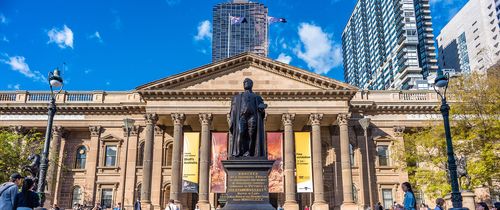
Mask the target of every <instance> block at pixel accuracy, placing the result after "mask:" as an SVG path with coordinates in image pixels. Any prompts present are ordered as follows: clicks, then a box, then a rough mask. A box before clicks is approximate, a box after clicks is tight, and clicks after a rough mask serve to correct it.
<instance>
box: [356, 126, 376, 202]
mask: <svg viewBox="0 0 500 210" xmlns="http://www.w3.org/2000/svg"><path fill="white" fill-rule="evenodd" d="M359 125H361V127H362V128H363V131H364V136H365V150H366V172H367V176H368V197H369V199H370V200H369V201H368V205H369V206H370V209H374V208H373V193H372V176H371V171H370V150H369V145H368V143H369V142H368V128H369V127H370V118H362V119H360V120H359ZM376 210H378V209H376Z"/></svg>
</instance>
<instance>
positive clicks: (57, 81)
mask: <svg viewBox="0 0 500 210" xmlns="http://www.w3.org/2000/svg"><path fill="white" fill-rule="evenodd" d="M49 85H50V102H49V107H48V108H49V111H48V122H47V130H46V131H45V143H44V145H43V152H42V160H41V163H40V174H39V175H38V183H37V185H38V186H37V193H38V194H39V195H40V198H41V200H40V205H41V206H42V207H43V204H44V202H45V184H46V180H45V178H46V176H47V168H48V167H49V148H50V139H51V138H52V122H53V121H54V115H55V114H56V95H57V94H59V93H61V91H62V88H63V79H62V77H61V76H60V72H59V69H57V68H56V69H55V70H54V72H49ZM53 87H55V88H59V90H58V91H57V92H55V93H54V89H53Z"/></svg>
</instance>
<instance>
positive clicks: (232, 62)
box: [137, 53, 357, 92]
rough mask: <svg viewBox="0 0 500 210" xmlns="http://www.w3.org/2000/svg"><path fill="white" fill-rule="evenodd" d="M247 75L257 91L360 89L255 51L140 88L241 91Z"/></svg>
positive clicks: (141, 89) (138, 88) (146, 89)
mask: <svg viewBox="0 0 500 210" xmlns="http://www.w3.org/2000/svg"><path fill="white" fill-rule="evenodd" d="M245 78H250V79H252V80H253V81H254V90H255V91H259V90H260V91H264V90H273V91H279V90H286V91H293V90H311V91H314V90H316V91H321V90H345V91H355V90H357V88H356V87H354V86H351V85H349V84H346V83H343V82H339V81H337V80H334V79H331V78H328V77H325V76H321V75H319V74H315V73H312V72H309V71H306V70H303V69H300V68H297V67H294V66H290V65H287V64H284V63H281V62H278V61H274V60H272V59H269V58H266V57H262V56H258V55H254V54H251V53H243V54H240V55H237V56H234V57H231V58H227V59H224V60H221V61H218V62H215V63H211V64H208V65H205V66H201V67H198V68H195V69H192V70H189V71H186V72H183V73H180V74H176V75H173V76H170V77H166V78H164V79H160V80H157V81H153V82H151V83H148V84H145V85H142V86H139V87H137V90H138V91H139V92H147V91H161V90H165V91H196V90H203V91H210V90H214V91H241V90H242V89H243V80H244V79H245Z"/></svg>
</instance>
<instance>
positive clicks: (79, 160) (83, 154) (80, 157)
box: [75, 146, 87, 169]
mask: <svg viewBox="0 0 500 210" xmlns="http://www.w3.org/2000/svg"><path fill="white" fill-rule="evenodd" d="M86 161H87V148H85V146H81V147H78V149H77V150H76V161H75V168H76V169H85V163H86Z"/></svg>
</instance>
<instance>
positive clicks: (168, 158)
mask: <svg viewBox="0 0 500 210" xmlns="http://www.w3.org/2000/svg"><path fill="white" fill-rule="evenodd" d="M171 165H172V144H168V145H167V146H166V147H164V148H163V166H171Z"/></svg>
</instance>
